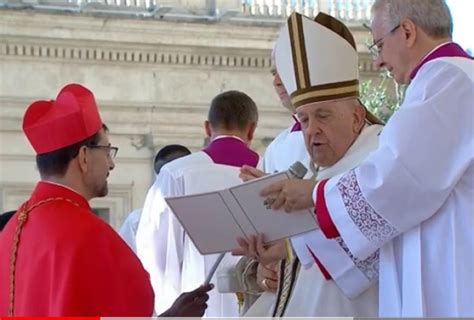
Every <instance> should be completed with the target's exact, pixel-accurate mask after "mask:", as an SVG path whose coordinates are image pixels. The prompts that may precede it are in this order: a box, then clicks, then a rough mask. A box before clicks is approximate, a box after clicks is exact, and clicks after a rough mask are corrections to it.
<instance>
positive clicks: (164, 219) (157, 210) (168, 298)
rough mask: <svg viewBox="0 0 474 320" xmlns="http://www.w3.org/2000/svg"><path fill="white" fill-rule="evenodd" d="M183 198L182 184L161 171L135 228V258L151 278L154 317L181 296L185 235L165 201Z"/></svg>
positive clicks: (165, 171)
mask: <svg viewBox="0 0 474 320" xmlns="http://www.w3.org/2000/svg"><path fill="white" fill-rule="evenodd" d="M182 194H183V187H182V183H181V181H177V180H176V179H175V178H174V177H173V175H172V174H171V173H170V172H169V171H167V170H166V167H163V168H162V170H161V171H160V174H159V175H158V176H157V179H156V180H155V183H154V184H153V186H152V187H151V188H150V190H149V191H148V194H147V197H146V200H145V204H144V207H143V211H142V217H141V219H140V223H139V225H138V230H137V237H136V240H137V255H138V257H139V258H140V260H141V261H142V264H143V266H144V268H145V269H146V270H147V271H148V273H149V274H150V280H151V284H152V286H153V290H154V292H155V311H156V313H157V314H160V313H162V312H163V311H166V310H167V309H168V308H169V307H170V306H171V305H172V303H173V302H174V300H175V299H176V298H177V297H178V295H179V294H180V293H181V265H182V257H183V243H184V231H183V229H182V227H181V226H180V225H179V223H178V222H177V221H176V218H175V217H174V215H173V213H172V212H171V210H170V208H169V207H168V205H167V204H166V202H165V200H164V198H165V197H171V196H179V195H182Z"/></svg>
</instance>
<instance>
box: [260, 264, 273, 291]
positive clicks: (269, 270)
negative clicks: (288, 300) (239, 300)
mask: <svg viewBox="0 0 474 320" xmlns="http://www.w3.org/2000/svg"><path fill="white" fill-rule="evenodd" d="M277 269H278V263H271V264H268V265H266V266H264V265H263V264H261V263H259V264H258V267H257V284H258V286H259V287H260V288H261V289H263V290H264V291H269V292H276V290H277V287H278V272H277Z"/></svg>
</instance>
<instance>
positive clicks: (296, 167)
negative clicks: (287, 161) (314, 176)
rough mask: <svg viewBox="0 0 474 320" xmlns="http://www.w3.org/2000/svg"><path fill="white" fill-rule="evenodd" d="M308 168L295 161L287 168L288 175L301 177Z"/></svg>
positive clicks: (295, 177)
mask: <svg viewBox="0 0 474 320" xmlns="http://www.w3.org/2000/svg"><path fill="white" fill-rule="evenodd" d="M307 172H308V168H306V167H305V166H304V165H303V164H302V163H301V162H300V161H296V162H295V163H293V164H292V165H291V166H290V167H289V168H288V175H289V176H290V178H293V179H303V178H304V176H305V175H306V173H307Z"/></svg>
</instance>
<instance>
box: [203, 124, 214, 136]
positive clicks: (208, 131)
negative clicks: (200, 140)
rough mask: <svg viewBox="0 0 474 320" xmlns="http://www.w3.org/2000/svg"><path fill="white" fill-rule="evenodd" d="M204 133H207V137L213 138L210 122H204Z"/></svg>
mask: <svg viewBox="0 0 474 320" xmlns="http://www.w3.org/2000/svg"><path fill="white" fill-rule="evenodd" d="M204 131H205V132H206V137H211V136H212V130H211V123H210V122H209V120H206V121H204Z"/></svg>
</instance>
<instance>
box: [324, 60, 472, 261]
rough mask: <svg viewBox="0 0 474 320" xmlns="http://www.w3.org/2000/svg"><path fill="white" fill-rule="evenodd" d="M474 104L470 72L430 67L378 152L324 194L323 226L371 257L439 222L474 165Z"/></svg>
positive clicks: (357, 253)
mask: <svg viewBox="0 0 474 320" xmlns="http://www.w3.org/2000/svg"><path fill="white" fill-rule="evenodd" d="M473 101H474V86H473V82H472V80H471V79H469V77H468V75H467V74H466V73H465V72H464V71H462V70H461V69H460V68H458V67H456V66H454V65H453V64H451V63H448V62H445V61H437V60H435V61H432V62H430V63H428V64H426V65H425V66H424V67H423V68H422V69H421V70H420V72H419V74H418V75H417V78H416V79H415V80H414V81H413V83H412V84H411V85H410V87H409V88H408V91H407V96H406V98H405V102H404V104H403V105H402V107H401V108H400V109H399V110H398V111H397V112H396V113H395V114H394V115H393V116H392V118H391V119H390V121H389V122H388V123H387V125H386V127H385V129H384V130H383V132H382V134H381V136H380V144H379V148H378V149H377V151H375V152H374V153H372V155H371V156H369V157H368V158H367V159H366V160H365V161H364V162H363V163H362V164H361V165H360V166H359V167H357V168H355V169H353V170H351V171H349V172H348V173H346V174H344V175H343V176H342V177H339V178H332V179H330V180H329V181H328V182H327V184H326V185H325V186H324V189H323V193H322V195H323V196H321V197H320V194H319V193H318V196H317V199H316V208H317V215H318V220H320V218H321V217H322V216H325V215H326V214H328V215H329V216H330V220H331V223H332V224H333V225H334V226H335V228H336V229H337V232H338V233H339V235H340V236H341V237H342V239H344V241H345V243H346V244H347V247H348V248H349V250H350V252H352V253H353V254H354V255H355V256H356V257H358V258H359V259H367V258H368V257H369V256H371V255H372V254H373V253H374V252H375V251H376V250H377V249H378V248H380V247H381V246H383V245H384V244H385V243H387V242H388V241H390V240H391V239H392V238H394V237H396V236H397V235H399V234H400V233H402V232H405V231H407V230H409V229H411V228H413V227H414V226H417V225H419V224H420V223H422V222H423V221H425V220H427V219H429V218H430V217H432V216H433V215H434V214H435V213H436V212H437V211H438V210H439V209H440V208H441V207H442V206H443V204H444V203H445V201H446V199H447V198H448V197H449V196H450V195H452V191H453V189H454V187H455V186H456V184H457V183H458V182H459V181H460V179H461V178H462V176H463V174H465V172H466V171H467V170H468V168H469V166H471V165H472V163H473V159H474V140H473V139H474V135H473V132H472V119H474V114H473ZM322 204H324V206H323V205H322ZM320 207H325V209H321V210H320ZM325 212H326V213H325ZM320 224H321V228H322V229H324V230H323V231H325V230H327V228H324V227H323V224H322V223H321V221H320ZM325 234H327V233H326V231H325Z"/></svg>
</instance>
